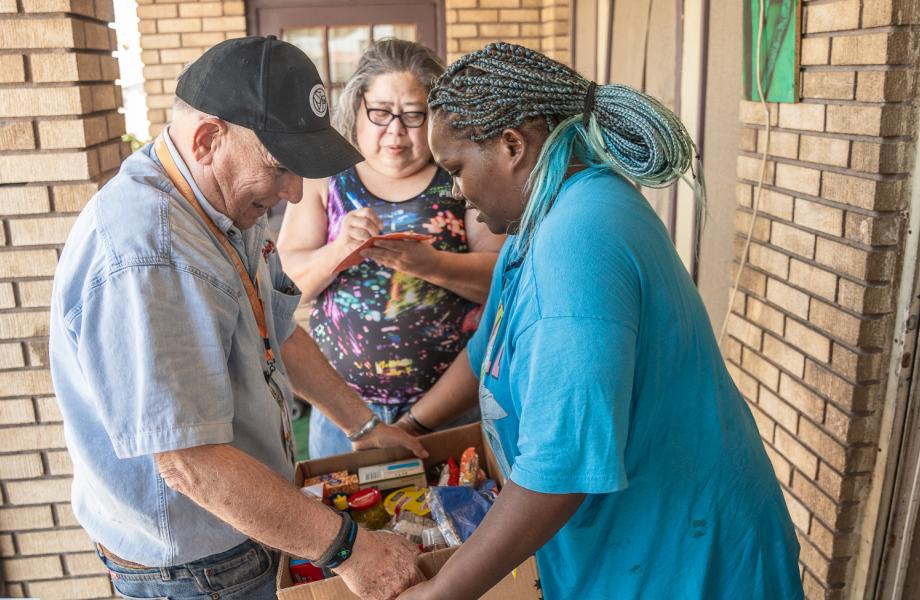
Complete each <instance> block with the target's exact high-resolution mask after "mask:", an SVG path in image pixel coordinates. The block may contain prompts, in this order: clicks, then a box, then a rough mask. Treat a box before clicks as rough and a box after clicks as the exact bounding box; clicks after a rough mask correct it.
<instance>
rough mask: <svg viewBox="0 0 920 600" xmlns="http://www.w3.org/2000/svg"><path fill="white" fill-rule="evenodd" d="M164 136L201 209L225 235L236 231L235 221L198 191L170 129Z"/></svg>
mask: <svg viewBox="0 0 920 600" xmlns="http://www.w3.org/2000/svg"><path fill="white" fill-rule="evenodd" d="M162 136H163V141H165V142H166V148H167V149H168V150H169V153H170V154H171V155H172V158H173V160H174V161H175V162H176V166H177V167H179V172H180V173H182V176H183V177H185V180H186V181H188V184H189V185H190V186H191V188H192V192H194V193H195V198H196V199H197V200H198V203H199V204H201V208H202V209H204V212H205V214H206V215H208V216H209V217H211V220H212V221H214V224H215V225H217V228H218V229H220V230H221V231H223V232H224V233H227V232H228V231H230V228H234V229H235V227H234V225H233V220H232V219H231V218H230V217H228V216H227V215H225V214H223V213H221V212H218V210H217V209H216V208H214V207H213V206H211V203H210V202H208V200H207V198H205V197H204V194H202V193H201V190H200V189H198V184H196V183H195V180H194V179H193V178H192V174H191V172H189V170H188V167H187V166H186V165H185V161H183V160H182V156H180V155H179V151H178V150H176V147H175V146H174V145H173V141H172V139H170V137H169V128H166V129H164V130H163V133H162Z"/></svg>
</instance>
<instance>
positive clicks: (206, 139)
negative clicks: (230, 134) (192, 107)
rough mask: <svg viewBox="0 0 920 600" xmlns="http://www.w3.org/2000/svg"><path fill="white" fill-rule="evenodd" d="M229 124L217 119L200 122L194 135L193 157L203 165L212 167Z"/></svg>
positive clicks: (212, 118) (209, 118) (206, 119)
mask: <svg viewBox="0 0 920 600" xmlns="http://www.w3.org/2000/svg"><path fill="white" fill-rule="evenodd" d="M227 129H228V128H227V123H226V122H225V121H223V120H222V119H218V118H216V117H207V118H205V119H201V120H200V121H198V124H197V125H196V126H195V131H194V133H192V156H194V157H195V160H196V161H198V164H201V165H210V164H211V162H212V161H213V160H214V152H215V151H216V150H217V146H218V145H219V143H220V140H221V138H222V136H224V135H226V134H227Z"/></svg>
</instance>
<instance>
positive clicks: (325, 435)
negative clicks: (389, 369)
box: [309, 402, 479, 459]
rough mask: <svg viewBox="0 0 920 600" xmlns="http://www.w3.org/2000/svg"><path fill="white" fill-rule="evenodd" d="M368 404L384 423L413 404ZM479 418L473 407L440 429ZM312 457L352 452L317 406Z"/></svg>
mask: <svg viewBox="0 0 920 600" xmlns="http://www.w3.org/2000/svg"><path fill="white" fill-rule="evenodd" d="M367 406H368V407H369V408H370V409H371V410H372V411H374V413H375V414H376V415H377V417H378V418H379V419H380V420H381V421H382V422H384V423H387V424H388V425H392V424H393V423H395V422H396V421H398V420H399V417H401V416H403V415H404V414H405V413H407V412H409V409H410V408H412V405H411V404H377V403H375V402H368V403H367ZM478 420H479V407H478V406H477V407H476V408H473V409H472V410H470V411H469V412H467V413H466V414H464V415H462V416H461V417H460V418H458V419H455V420H454V421H451V422H450V423H446V424H445V425H444V426H443V427H440V428H439V429H449V428H451V427H459V426H460V425H468V424H469V423H475V422H476V421H478ZM309 451H310V458H311V459H314V458H323V457H325V456H334V455H336V454H345V453H346V452H351V442H349V441H348V438H347V437H345V433H344V432H343V431H342V430H341V429H339V428H338V426H337V425H336V424H335V423H333V422H332V421H330V420H329V419H327V418H326V415H324V414H323V412H322V411H321V410H319V409H317V408H312V409H311V410H310V444H309Z"/></svg>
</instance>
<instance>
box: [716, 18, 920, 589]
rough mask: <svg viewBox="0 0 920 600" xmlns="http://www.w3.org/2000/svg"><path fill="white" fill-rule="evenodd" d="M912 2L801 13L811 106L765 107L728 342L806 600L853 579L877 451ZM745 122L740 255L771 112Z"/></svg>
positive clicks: (757, 111) (911, 56)
mask: <svg viewBox="0 0 920 600" xmlns="http://www.w3.org/2000/svg"><path fill="white" fill-rule="evenodd" d="M909 4H910V3H909V2H906V1H904V2H902V1H901V0H878V1H876V2H870V3H861V2H859V0H838V1H836V2H806V3H805V8H804V27H803V31H804V36H803V39H802V49H801V56H802V73H801V76H802V82H803V85H802V95H803V98H802V102H801V103H800V104H781V105H776V104H773V105H771V106H770V117H769V118H770V121H771V124H772V126H773V128H774V129H773V134H772V136H771V140H770V147H769V151H768V154H769V163H768V169H767V176H766V186H765V191H764V194H763V196H762V200H761V204H760V216H759V217H758V219H757V222H756V223H755V227H754V237H753V243H752V244H751V247H750V254H749V262H748V265H747V266H746V267H745V270H744V272H743V276H742V278H741V290H740V293H739V294H738V296H737V297H736V301H735V303H734V305H733V307H732V314H731V315H730V317H729V323H728V331H729V337H728V338H727V339H726V343H725V346H724V351H725V355H726V359H727V361H728V365H729V368H730V370H731V371H732V374H733V376H734V378H735V381H736V383H737V384H738V386H739V388H740V389H741V390H742V392H743V393H744V395H745V397H746V398H747V400H748V401H749V403H750V405H751V408H752V410H753V413H754V416H755V418H756V420H757V425H758V427H759V429H760V432H761V435H762V437H763V439H764V442H765V444H766V448H767V452H768V454H769V455H770V458H771V460H772V461H773V465H774V467H775V469H776V473H777V476H778V477H779V480H780V482H781V483H782V486H783V491H784V493H785V496H786V501H787V504H788V506H789V510H790V512H791V514H792V519H793V521H794V523H795V527H796V530H797V533H798V536H799V540H800V542H801V545H802V554H801V563H802V567H803V582H804V586H805V590H806V595H807V597H808V598H811V599H814V598H842V597H844V594H845V590H846V586H847V585H848V583H849V582H850V581H852V576H853V564H854V562H855V561H854V557H855V556H856V551H857V542H858V537H859V536H858V524H859V519H860V518H861V509H862V505H863V503H864V500H865V493H866V491H867V489H868V487H869V478H870V475H871V469H872V466H873V461H874V458H875V454H876V447H877V444H878V441H879V439H878V438H879V433H878V423H879V416H880V409H881V401H882V398H883V395H884V393H885V389H884V386H885V381H886V375H887V366H888V362H887V361H888V352H889V351H890V345H891V337H892V331H893V310H894V305H895V300H896V296H897V292H898V287H899V285H901V282H899V281H897V279H898V273H899V265H898V256H899V253H900V250H901V249H902V248H903V243H904V238H905V236H906V233H905V231H904V227H903V216H902V213H901V212H900V211H901V210H902V209H903V208H904V207H905V206H906V203H907V193H908V189H907V188H908V186H907V185H906V183H907V177H908V171H909V168H910V163H909V160H908V158H909V155H910V154H911V153H912V150H913V148H912V147H913V145H914V142H913V141H912V140H910V139H909V137H908V136H911V135H913V125H912V116H913V110H912V108H911V105H910V102H911V100H912V97H913V73H914V68H915V64H916V58H917V52H916V51H915V48H916V40H915V39H912V36H915V35H916V34H914V33H911V31H910V29H909V23H915V22H916V20H911V19H913V17H909V16H908V14H909V11H908V10H907V8H908V7H909ZM902 5H903V6H902ZM741 120H742V121H743V124H744V127H743V128H742V135H741V150H742V152H741V156H740V157H739V159H738V165H737V169H738V178H739V182H738V186H737V191H738V203H739V207H738V209H737V213H736V227H737V230H738V232H739V237H738V239H737V240H736V259H737V258H738V257H739V256H740V249H741V247H742V244H743V241H742V235H743V234H744V233H746V232H747V230H748V227H749V224H750V222H751V215H752V209H751V206H752V198H753V194H754V189H755V187H756V182H757V179H758V176H759V172H760V156H759V154H758V153H759V152H762V151H763V147H764V145H765V136H764V133H765V132H764V124H765V123H764V116H763V112H762V109H761V106H760V104H759V103H753V102H743V103H742V105H741ZM736 264H737V263H736ZM907 283H909V282H905V284H907Z"/></svg>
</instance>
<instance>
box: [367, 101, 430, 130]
mask: <svg viewBox="0 0 920 600" xmlns="http://www.w3.org/2000/svg"><path fill="white" fill-rule="evenodd" d="M364 109H365V110H366V111H367V120H368V121H370V122H371V123H373V124H374V125H380V126H381V127H386V126H387V125H389V124H390V123H392V122H393V119H399V122H400V123H402V124H403V127H408V128H409V129H416V128H418V127H421V126H422V125H424V124H425V119H426V118H427V117H428V113H427V112H425V111H414V112H403V113H399V114H396V113H391V112H390V111H388V110H384V109H382V108H368V107H367V104H365V105H364Z"/></svg>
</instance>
